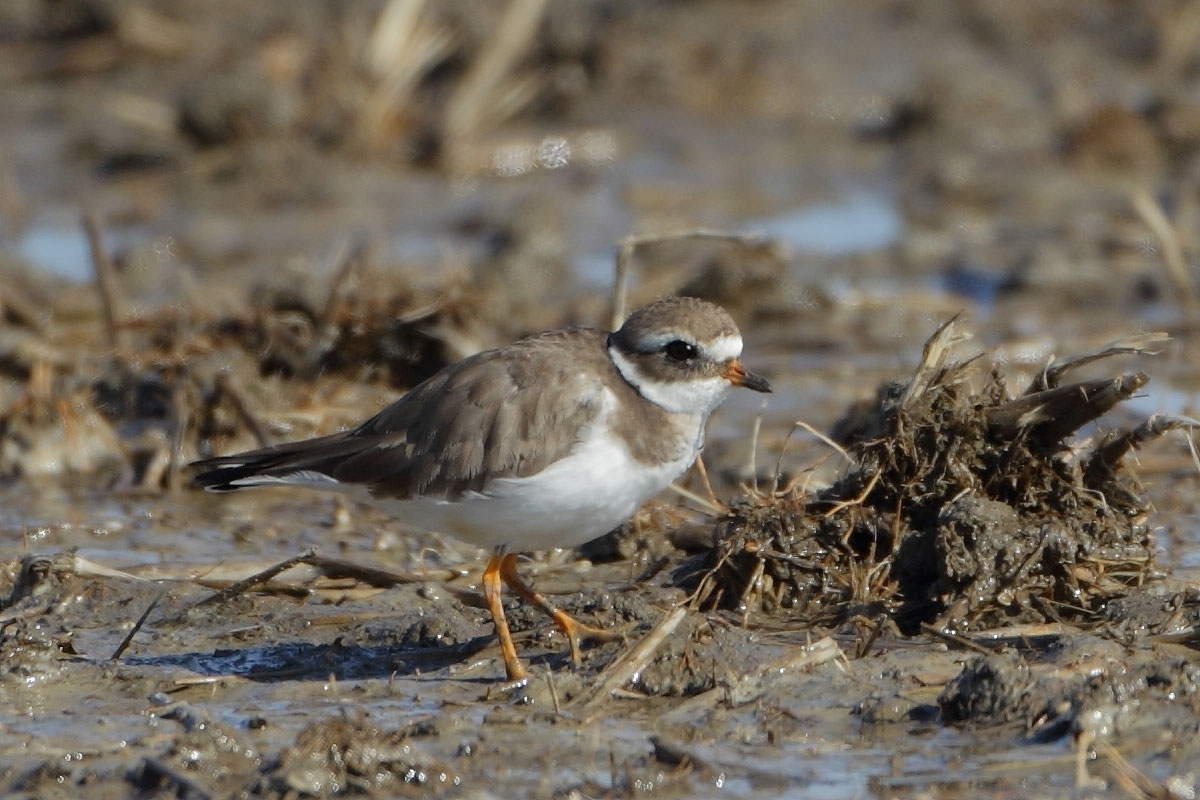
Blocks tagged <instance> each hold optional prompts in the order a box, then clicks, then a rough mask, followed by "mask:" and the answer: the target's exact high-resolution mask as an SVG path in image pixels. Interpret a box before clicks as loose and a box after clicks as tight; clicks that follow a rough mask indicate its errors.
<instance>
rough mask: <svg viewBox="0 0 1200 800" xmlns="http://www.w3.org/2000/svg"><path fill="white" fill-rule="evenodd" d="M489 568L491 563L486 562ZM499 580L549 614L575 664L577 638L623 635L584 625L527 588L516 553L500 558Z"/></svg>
mask: <svg viewBox="0 0 1200 800" xmlns="http://www.w3.org/2000/svg"><path fill="white" fill-rule="evenodd" d="M488 568H489V569H491V564H490V563H489V564H488ZM500 580H502V581H504V582H505V583H506V584H508V586H509V588H511V589H512V590H513V591H514V592H516V593H517V594H519V595H521V597H524V598H525V599H526V600H528V601H529V602H531V603H536V604H537V606H538V607H539V608H541V609H542V610H543V611H545V612H546V613H547V614H549V615H550V619H552V620H554V624H555V625H557V626H558V627H559V628H560V629H561V630H562V632H563V635H565V636H566V637H567V642H568V643H569V644H570V645H571V660H572V661H574V662H575V665H576V666H579V664H581V663H582V658H581V657H580V655H579V640H580V639H589V640H591V641H593V642H611V641H615V640H618V639H624V638H625V637H624V636H623V635H622V634H620V633H617V632H615V631H606V630H604V629H603V628H593V627H592V626H591V625H584V624H583V623H582V622H576V621H575V620H574V619H572V618H571V617H570V616H569V615H568V614H567V612H565V611H563V610H562V609H560V608H558V607H556V606H555V605H554V604H553V603H551V602H550V601H549V600H547V599H546V597H545V595H542V594H539V593H538V592H535V591H534V590H533V589H531V588H529V585H528V584H526V583H525V581H523V580H521V576H520V575H519V574H517V554H516V553H509V554H508V555H506V556H503V557H502V558H501V559H500Z"/></svg>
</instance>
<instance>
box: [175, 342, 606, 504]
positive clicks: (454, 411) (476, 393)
mask: <svg viewBox="0 0 1200 800" xmlns="http://www.w3.org/2000/svg"><path fill="white" fill-rule="evenodd" d="M603 336H604V334H603V333H601V332H599V331H592V330H585V329H576V330H567V331H553V332H551V333H547V334H542V335H540V336H537V337H532V338H529V339H523V340H521V341H519V342H516V343H515V344H512V345H510V346H508V347H505V348H502V349H500V350H494V351H489V352H487V353H480V354H478V355H476V356H472V357H471V358H467V359H465V360H463V361H460V362H458V363H457V364H453V365H451V366H449V367H447V368H446V369H444V370H442V371H441V372H439V373H437V374H436V375H434V376H433V377H431V378H429V379H428V380H427V381H425V382H424V383H421V384H419V385H418V386H416V387H415V388H413V389H412V390H411V391H409V393H408V394H406V395H405V396H404V397H402V398H401V399H400V400H398V401H396V402H395V403H393V404H392V405H390V406H388V407H387V408H386V409H384V410H383V411H381V412H380V413H379V414H377V415H375V416H374V417H372V418H371V419H369V420H367V421H366V422H364V423H363V424H362V425H360V426H359V427H358V428H356V429H354V430H353V431H348V432H345V433H338V434H333V435H332V436H326V437H322V438H320V439H311V440H308V441H305V442H295V443H292V444H285V445H281V446H279V447H275V448H266V449H264V450H259V451H254V452H251V453H245V454H241V455H239V456H224V457H222V458H219V459H212V460H210V461H208V462H202V463H201V464H200V466H202V467H209V468H211V469H210V471H209V472H206V473H204V474H202V475H199V476H197V481H198V482H199V483H201V484H202V485H206V486H208V487H209V488H215V489H232V488H238V486H239V485H248V483H249V482H250V481H252V480H253V478H254V477H256V476H259V477H265V478H277V479H285V480H286V476H287V475H288V474H289V473H298V472H307V473H320V474H323V475H327V476H329V477H331V478H333V479H335V480H337V481H339V482H343V483H358V484H363V485H366V486H368V487H369V488H370V490H371V492H372V493H373V494H375V495H376V496H379V497H395V498H401V499H407V498H412V497H419V496H443V497H451V498H453V497H456V496H459V495H461V494H462V493H463V492H466V491H485V490H486V489H487V485H488V483H489V482H490V481H492V480H494V479H496V478H505V477H525V476H528V475H533V474H535V473H537V472H539V471H541V470H542V469H545V467H546V466H547V465H549V464H550V463H552V462H554V461H556V460H557V459H559V458H561V457H563V456H565V455H566V454H567V453H568V452H569V451H570V449H571V448H572V447H573V446H574V444H575V443H576V441H577V440H578V435H579V433H580V432H581V431H582V430H583V429H584V428H585V426H587V425H588V423H590V422H592V421H593V420H594V419H596V417H597V415H598V414H599V413H600V403H601V401H602V394H601V389H600V388H599V386H598V385H597V383H596V381H595V377H594V375H593V376H591V377H589V376H588V375H585V374H584V370H585V369H589V370H590V369H594V368H596V367H599V368H602V369H603V368H607V369H611V365H610V362H609V361H608V359H607V358H605V357H604V355H603V354H604V349H603V338H602V337H603ZM235 472H236V473H237V474H236V475H235V474H233V473H235ZM231 480H241V481H242V483H241V484H231V483H230V481H231ZM276 482H277V481H276Z"/></svg>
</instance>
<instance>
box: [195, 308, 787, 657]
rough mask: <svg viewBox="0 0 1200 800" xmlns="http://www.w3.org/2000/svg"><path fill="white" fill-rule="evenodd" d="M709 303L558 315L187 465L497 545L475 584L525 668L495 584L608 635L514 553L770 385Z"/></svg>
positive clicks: (691, 442) (690, 442) (637, 485)
mask: <svg viewBox="0 0 1200 800" xmlns="http://www.w3.org/2000/svg"><path fill="white" fill-rule="evenodd" d="M741 352H742V337H741V334H740V333H739V332H738V328H737V325H735V324H734V322H733V319H732V318H731V317H730V316H729V314H728V313H726V311H725V310H724V309H722V308H720V307H719V306H716V305H713V304H712V303H709V302H707V301H704V300H699V299H696V298H690V297H669V298H666V299H663V300H659V301H657V302H655V303H651V304H650V305H648V306H645V307H644V308H641V309H639V310H638V311H636V312H634V313H633V314H632V315H631V316H630V317H629V318H628V319H627V320H626V321H625V323H624V324H623V325H622V326H621V328H620V330H617V331H614V332H611V333H609V332H606V331H602V330H597V329H594V328H562V329H558V330H552V331H547V332H545V333H540V334H536V335H533V336H529V337H527V338H524V339H521V340H519V341H517V342H514V343H513V344H510V345H508V346H506V347H501V348H498V349H496V350H487V351H484V352H481V353H477V354H476V355H473V356H470V357H469V358H466V359H463V360H462V361H459V362H457V363H455V364H451V365H449V366H447V367H445V368H444V369H442V370H441V371H440V372H438V373H436V374H435V375H433V376H432V377H430V378H428V379H427V380H425V381H424V382H422V383H420V384H418V385H417V386H415V387H414V388H413V389H412V390H411V391H409V392H408V393H407V394H405V395H404V397H402V398H400V399H399V400H397V401H396V402H395V403H393V404H392V405H390V406H388V407H387V408H386V409H384V410H383V411H381V412H380V413H378V414H376V415H375V416H373V417H371V418H370V419H368V420H367V421H366V422H363V423H362V424H361V425H359V426H358V427H356V428H353V429H351V430H346V431H341V432H338V433H334V434H330V435H328V436H321V437H318V438H315V439H307V440H304V441H299V442H292V443H288V444H280V445H276V446H274V447H267V448H263V449H260V450H251V451H249V452H245V453H238V454H235V455H228V456H221V457H218V458H210V459H206V460H203V461H198V462H196V463H195V464H194V465H193V466H195V467H198V468H199V469H200V470H202V471H201V472H200V473H199V474H198V475H197V476H196V478H195V481H196V482H197V483H198V484H199V485H201V486H203V487H204V488H206V489H208V490H209V491H215V492H223V491H232V490H237V489H244V488H249V487H254V486H304V487H309V488H315V489H326V490H333V491H338V492H343V493H345V494H348V495H350V496H353V497H357V498H362V499H365V500H369V501H370V502H373V503H375V504H377V505H380V506H382V507H383V508H384V509H386V510H387V511H389V512H390V513H392V514H394V515H395V516H396V517H397V518H399V519H401V520H403V521H404V522H407V523H409V524H411V525H413V526H415V527H418V528H422V529H426V530H431V531H437V532H440V533H444V534H448V535H450V536H452V537H454V538H456V539H459V540H461V541H463V542H467V543H470V544H473V545H477V546H479V547H485V548H489V549H491V550H492V553H493V555H492V557H491V559H490V560H489V561H488V565H487V568H486V569H485V570H484V573H483V594H484V598H485V600H486V602H487V607H488V610H489V612H490V613H491V616H492V620H493V622H494V623H495V626H496V635H497V637H498V638H499V640H500V648H501V653H502V656H503V659H504V666H505V670H506V672H507V674H508V678H509V679H510V680H513V681H517V680H520V679H523V678H525V677H526V675H527V673H526V670H525V667H524V666H523V665H522V664H521V661H520V659H519V658H518V656H517V652H516V648H515V647H514V645H513V640H512V634H511V633H510V631H509V628H508V623H507V622H506V621H505V618H504V606H503V605H502V603H501V596H500V593H501V585H502V584H507V585H508V586H509V587H511V588H512V589H513V590H514V591H516V592H517V594H519V595H521V596H522V597H523V598H525V599H526V600H528V601H530V602H533V603H536V604H537V605H538V606H540V607H541V608H542V609H544V610H545V611H546V613H548V614H549V615H550V617H551V618H552V619H553V620H554V622H555V623H556V624H557V625H558V626H559V628H561V629H562V631H563V633H564V634H565V635H566V637H567V641H568V643H569V645H570V648H571V656H572V658H573V659H574V661H575V663H576V664H578V663H579V661H580V652H579V640H580V639H581V638H582V639H590V640H597V639H599V640H604V639H610V638H614V636H613V634H612V633H611V632H609V631H605V630H603V629H599V628H594V627H591V626H588V625H584V624H582V623H579V622H577V621H575V620H574V619H572V618H571V617H570V616H568V615H567V614H566V613H565V612H563V611H562V610H560V609H558V608H556V607H555V606H554V605H553V604H552V603H551V602H550V601H549V600H547V599H546V598H545V597H544V596H543V595H541V594H539V593H538V592H536V591H534V590H533V589H531V588H530V587H529V586H528V585H526V584H525V582H524V581H523V580H522V579H521V577H520V575H519V574H518V573H517V554H518V553H522V552H531V551H539V550H547V549H550V548H554V547H575V546H578V545H580V544H583V543H584V542H587V541H590V540H592V539H594V538H596V537H598V536H601V535H602V534H604V533H607V532H608V531H610V530H612V529H613V528H615V527H616V526H618V525H620V524H621V523H623V522H624V521H625V520H627V519H629V518H630V517H631V516H632V515H633V514H634V512H636V511H637V509H638V508H639V507H640V506H641V505H642V504H643V503H645V502H646V501H647V500H649V499H650V498H651V497H653V496H654V495H656V494H658V493H659V492H660V491H662V490H663V489H665V488H666V487H667V485H668V484H670V483H671V482H672V481H674V480H675V479H676V478H678V477H679V476H681V475H682V474H683V473H684V472H685V471H686V470H687V469H688V468H689V467H690V466H691V465H692V463H693V462H694V461H695V460H696V457H697V456H698V455H699V453H700V451H701V449H702V448H703V446H704V429H705V423H706V422H707V420H708V417H709V415H710V414H711V413H712V412H713V410H714V409H715V408H716V407H717V406H718V405H719V404H720V403H721V401H722V400H723V399H724V398H725V396H726V394H728V392H729V390H730V389H731V388H732V387H735V386H743V387H745V388H747V389H752V390H754V391H757V392H769V391H771V387H770V385H769V384H768V383H767V381H766V380H764V379H763V378H760V377H759V376H757V375H754V374H752V373H750V372H747V371H746V370H745V369H744V368H743V367H742V365H741V362H740V361H739V356H740V355H741Z"/></svg>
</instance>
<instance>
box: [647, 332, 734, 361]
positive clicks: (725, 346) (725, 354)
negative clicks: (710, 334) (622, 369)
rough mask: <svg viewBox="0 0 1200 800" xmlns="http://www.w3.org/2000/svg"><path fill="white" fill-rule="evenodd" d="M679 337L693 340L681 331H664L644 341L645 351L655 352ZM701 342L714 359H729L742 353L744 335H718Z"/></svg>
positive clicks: (706, 352)
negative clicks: (706, 342)
mask: <svg viewBox="0 0 1200 800" xmlns="http://www.w3.org/2000/svg"><path fill="white" fill-rule="evenodd" d="M677 339H682V340H683V341H691V337H690V336H686V335H684V334H681V333H664V334H661V335H659V336H649V337H647V338H646V339H644V340H643V341H642V344H643V346H644V347H645V352H654V351H655V350H658V349H660V348H662V347H664V346H665V345H667V344H668V343H670V342H674V341H676V340H677ZM699 344H700V347H701V348H703V350H704V354H705V355H707V356H708V357H709V358H710V359H712V360H713V361H728V360H729V359H731V358H737V357H738V356H740V355H741V354H742V337H741V336H738V335H737V334H733V335H730V336H718V337H717V338H716V339H713V340H712V341H711V342H709V343H708V344H704V343H703V342H700V343H699Z"/></svg>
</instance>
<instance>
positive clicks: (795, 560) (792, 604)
mask: <svg viewBox="0 0 1200 800" xmlns="http://www.w3.org/2000/svg"><path fill="white" fill-rule="evenodd" d="M963 338H964V337H961V336H959V335H958V334H957V333H956V330H955V320H951V321H949V322H947V323H946V324H944V325H943V326H942V327H941V328H940V329H939V330H938V331H937V332H936V333H935V334H934V335H933V336H932V337H931V338H930V339H929V341H928V342H927V343H926V346H925V349H924V354H923V358H922V361H921V363H920V365H919V367H918V368H917V370H916V372H915V373H914V375H913V377H912V378H911V379H910V380H909V381H907V382H905V383H899V382H892V383H888V384H886V385H885V386H883V387H882V388H881V389H880V390H879V392H878V394H877V396H876V398H875V401H874V403H872V404H871V405H870V406H869V407H860V408H858V409H856V410H855V412H853V413H852V415H851V416H849V417H847V418H846V419H843V420H842V421H841V422H840V423H839V425H838V427H837V433H838V434H839V435H840V438H842V440H843V441H845V442H846V446H847V454H848V457H849V458H851V459H852V462H853V463H852V465H851V466H850V468H849V469H847V470H846V471H845V473H844V474H843V475H842V477H841V478H840V479H839V480H837V481H836V482H835V483H834V484H833V485H832V486H830V487H829V488H827V489H824V490H821V491H818V492H816V493H814V494H807V493H805V492H804V491H803V490H800V489H784V490H782V491H778V492H776V493H773V494H767V495H758V496H753V497H752V498H751V499H750V500H748V501H746V502H742V503H740V504H739V505H737V506H735V507H734V509H733V511H732V512H731V513H730V514H729V515H728V516H727V517H725V518H724V519H723V520H722V521H721V522H720V523H719V530H718V534H717V541H716V544H715V545H714V546H713V547H712V548H711V550H709V551H708V552H706V553H704V554H702V555H700V556H698V557H695V558H693V559H692V560H691V561H690V562H689V563H688V564H686V565H685V566H684V568H683V569H682V570H681V571H680V573H679V579H680V580H681V582H682V583H683V585H684V586H685V587H687V588H689V589H690V590H692V591H693V592H694V593H695V600H696V602H697V603H698V604H699V605H700V606H702V607H719V608H729V609H738V610H741V611H743V612H745V613H749V612H750V611H752V610H754V611H759V610H761V611H764V612H767V613H780V614H790V615H793V616H794V617H795V618H796V619H798V620H801V621H803V622H805V623H807V624H826V625H833V624H837V623H840V622H842V621H845V620H847V619H850V618H851V617H853V616H855V615H864V616H876V617H877V616H879V615H880V614H886V615H887V616H889V617H890V618H891V619H893V620H894V621H895V623H896V624H897V625H898V627H899V628H900V630H901V631H902V632H905V633H914V632H916V631H918V630H919V629H920V628H921V625H922V624H933V625H934V626H935V627H936V628H937V629H940V630H946V631H964V630H975V629H980V628H988V627H994V626H1000V625H1005V624H1014V623H1035V622H1057V621H1063V620H1071V621H1075V622H1081V621H1088V620H1090V619H1093V618H1094V617H1095V615H1096V614H1097V612H1098V611H1099V610H1100V609H1101V608H1102V607H1103V605H1104V604H1105V603H1106V602H1107V601H1109V600H1112V599H1114V598H1116V597H1119V596H1120V595H1122V594H1124V593H1125V592H1126V591H1127V590H1128V587H1130V586H1133V585H1137V584H1140V583H1142V582H1144V581H1146V580H1147V579H1149V578H1151V577H1153V576H1155V574H1156V571H1155V565H1154V558H1153V556H1154V552H1153V541H1152V537H1151V534H1150V529H1149V526H1148V525H1147V521H1146V512H1147V508H1148V507H1147V503H1146V501H1145V499H1144V498H1143V495H1142V493H1141V491H1140V487H1139V484H1138V482H1137V479H1136V478H1135V477H1134V476H1133V475H1132V474H1131V473H1130V472H1129V471H1128V470H1127V469H1125V468H1124V464H1123V457H1124V455H1125V454H1127V453H1128V452H1129V451H1130V450H1131V449H1133V448H1134V447H1137V446H1138V445H1140V444H1142V443H1144V442H1146V441H1147V440H1149V439H1152V438H1154V437H1156V436H1159V435H1162V434H1163V433H1165V432H1167V431H1169V430H1173V429H1178V428H1191V427H1194V426H1195V425H1196V424H1197V423H1195V422H1193V421H1192V420H1190V419H1187V418H1183V417H1167V416H1155V417H1151V418H1150V419H1148V420H1146V421H1145V422H1144V423H1143V424H1141V425H1139V426H1137V427H1136V428H1134V429H1132V430H1115V431H1110V432H1109V433H1107V434H1105V435H1104V436H1102V437H1100V438H1099V439H1097V440H1095V441H1092V442H1090V443H1087V444H1085V445H1083V446H1077V445H1073V444H1071V443H1070V437H1072V436H1073V435H1075V434H1077V433H1078V432H1079V431H1080V429H1081V428H1083V427H1084V426H1085V425H1087V424H1088V423H1090V422H1092V421H1094V420H1095V419H1097V418H1098V417H1100V416H1101V415H1103V414H1104V413H1106V412H1107V411H1109V410H1110V409H1112V408H1113V407H1115V406H1116V405H1118V404H1119V403H1120V402H1122V401H1123V400H1125V399H1127V398H1129V397H1130V396H1132V395H1133V394H1134V393H1135V392H1137V391H1138V390H1139V389H1140V388H1141V387H1142V386H1144V385H1145V383H1146V382H1147V380H1148V379H1147V377H1146V376H1145V374H1143V373H1140V372H1131V373H1125V374H1122V375H1118V376H1116V377H1113V378H1109V379H1102V380H1088V381H1080V382H1075V383H1065V382H1064V381H1063V378H1064V377H1065V376H1066V375H1067V374H1068V373H1069V372H1070V371H1071V370H1073V369H1075V368H1077V367H1079V366H1082V365H1084V364H1087V363H1091V362H1095V361H1099V360H1102V359H1107V358H1110V357H1112V356H1116V355H1122V354H1126V355H1137V354H1143V353H1151V352H1153V351H1152V348H1153V347H1155V346H1156V345H1157V344H1159V343H1161V342H1162V341H1163V340H1164V339H1165V338H1166V337H1165V336H1164V335H1161V334H1146V335H1142V336H1137V337H1133V338H1130V339H1127V340H1124V341H1121V342H1116V343H1114V344H1112V345H1110V346H1108V347H1105V348H1102V349H1100V350H1097V351H1095V352H1092V353H1087V354H1083V355H1080V356H1077V357H1074V358H1069V359H1062V360H1059V361H1055V362H1054V363H1052V364H1050V365H1049V366H1048V367H1047V368H1046V369H1045V370H1044V371H1042V372H1041V373H1040V374H1039V375H1038V376H1037V378H1036V379H1035V380H1034V381H1033V382H1032V383H1031V384H1030V385H1029V386H1028V388H1027V389H1026V390H1025V391H1024V392H1022V393H1020V394H1019V396H1017V397H1010V396H1009V395H1008V394H1007V392H1006V390H1005V384H1004V376H1003V374H1002V372H1001V370H1000V369H999V368H998V367H997V368H993V369H992V370H991V371H990V372H989V373H988V374H987V375H986V376H985V377H984V379H983V381H982V386H981V387H980V388H973V386H972V381H973V378H975V373H977V372H978V371H979V368H978V367H977V366H976V361H975V360H974V359H972V360H970V361H966V362H956V361H952V360H951V359H950V352H951V349H952V348H953V347H954V345H956V344H958V343H959V342H960V341H962V340H963Z"/></svg>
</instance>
